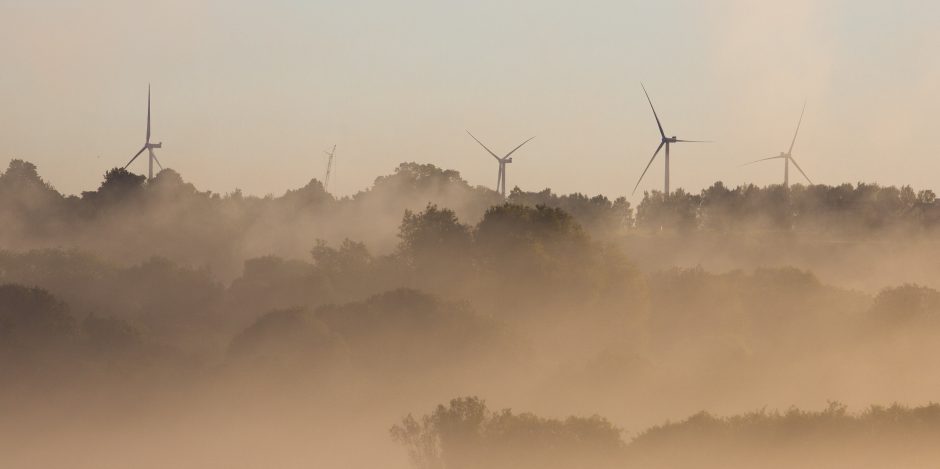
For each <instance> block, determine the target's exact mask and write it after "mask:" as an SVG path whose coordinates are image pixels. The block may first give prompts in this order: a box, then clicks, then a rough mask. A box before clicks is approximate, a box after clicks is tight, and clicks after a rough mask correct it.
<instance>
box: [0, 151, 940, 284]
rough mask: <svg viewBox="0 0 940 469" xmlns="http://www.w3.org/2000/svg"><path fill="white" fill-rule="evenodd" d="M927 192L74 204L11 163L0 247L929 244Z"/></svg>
mask: <svg viewBox="0 0 940 469" xmlns="http://www.w3.org/2000/svg"><path fill="white" fill-rule="evenodd" d="M935 199H936V197H935V195H934V193H933V192H932V191H930V190H922V191H919V192H916V191H914V190H913V189H912V188H911V187H908V186H905V187H901V188H896V187H893V186H889V187H882V186H879V185H876V184H863V183H859V184H857V185H850V184H842V185H839V186H825V185H813V186H802V185H795V186H792V187H790V188H789V189H786V188H784V187H782V186H767V187H763V188H762V187H757V186H754V185H745V186H739V187H736V188H733V189H732V188H728V187H726V186H724V185H723V184H722V183H720V182H719V183H715V184H714V185H713V186H712V187H709V188H707V189H705V190H703V191H701V193H699V194H690V193H687V192H685V191H683V190H681V189H680V190H677V191H675V192H673V193H671V194H669V195H668V196H666V195H664V194H662V193H661V192H657V191H653V192H650V193H647V194H645V196H644V198H643V200H642V202H641V203H640V204H639V206H637V207H636V208H635V209H634V207H632V206H631V205H630V203H629V202H628V201H626V199H625V198H623V197H620V198H617V199H615V200H610V199H608V198H607V197H605V196H603V195H596V196H586V195H583V194H578V193H576V194H569V195H558V194H555V193H553V192H552V191H551V190H550V189H546V190H543V191H541V192H525V191H522V190H520V189H519V188H515V189H513V190H512V192H511V194H510V195H509V197H508V198H507V199H505V200H504V199H502V198H501V197H500V196H499V195H498V194H497V193H496V192H494V191H492V190H490V189H487V188H484V187H479V186H478V187H472V186H471V185H470V184H468V183H467V182H466V181H465V180H464V179H462V178H461V177H460V174H459V173H458V172H456V171H452V170H444V169H441V168H437V167H435V166H433V165H430V164H417V163H402V164H401V165H400V166H399V167H398V168H396V169H395V172H394V173H393V174H390V175H387V176H381V177H378V178H376V180H375V182H374V183H373V185H372V187H370V188H368V189H366V190H363V191H360V192H358V193H356V194H354V195H352V196H349V197H342V198H336V197H334V196H333V195H331V194H329V193H327V192H326V191H325V190H324V189H323V186H322V184H320V182H319V181H316V180H311V182H310V183H309V184H307V185H306V186H304V187H302V188H299V189H295V190H289V191H287V192H285V193H284V194H283V195H280V196H272V195H269V196H265V197H255V196H247V195H243V194H242V193H241V191H239V190H236V191H234V192H232V193H229V194H224V195H222V194H216V193H212V192H203V191H199V190H198V189H197V188H195V187H194V186H193V185H192V184H189V183H187V182H185V181H184V180H183V179H182V177H181V176H180V175H179V174H178V173H176V172H174V171H173V170H165V171H161V172H160V173H159V174H158V175H157V176H156V177H155V178H154V180H153V181H149V182H148V181H146V180H145V178H144V177H143V176H139V175H135V174H132V173H129V172H127V171H125V170H123V169H118V168H116V169H113V170H110V171H108V172H107V173H106V174H105V177H104V180H103V181H102V183H101V185H100V187H98V188H97V189H96V190H93V191H86V192H83V193H82V194H81V195H79V196H66V195H63V194H60V193H59V192H58V191H56V190H55V189H54V188H53V187H51V186H50V185H49V184H48V183H47V182H45V181H44V180H43V179H42V178H41V177H40V175H39V173H38V170H37V168H36V167H35V166H34V165H33V164H31V163H28V162H25V161H22V160H12V161H11V162H10V164H9V166H8V168H7V169H6V171H4V172H3V173H2V174H0V222H2V223H3V226H4V228H5V229H4V230H3V231H2V232H0V242H2V243H3V246H6V247H8V248H15V249H29V248H38V247H48V246H68V247H76V248H80V249H83V250H89V251H94V252H96V253H98V254H99V255H102V256H105V257H106V258H108V259H109V260H118V261H120V260H130V261H141V260H144V259H146V258H147V257H149V256H150V255H160V256H163V257H167V258H170V259H174V260H177V261H181V262H182V261H185V262H186V263H188V264H191V265H209V266H211V267H212V268H213V269H216V270H217V271H219V272H223V273H225V274H232V273H235V272H237V270H238V269H239V268H240V266H241V262H242V261H243V260H244V259H247V258H250V257H257V256H260V255H265V254H275V255H280V256H285V257H293V258H297V257H302V256H304V255H305V253H306V252H307V251H308V250H309V246H310V240H311V239H316V238H322V239H325V240H327V241H329V242H331V243H334V244H338V243H340V242H342V240H343V239H345V238H349V239H354V240H357V241H362V242H365V243H367V244H368V245H369V246H370V247H372V248H373V249H375V250H377V251H379V252H387V251H389V250H392V249H393V248H394V247H395V244H396V240H395V235H396V233H397V227H398V224H399V222H400V220H401V215H402V213H403V212H404V211H405V210H411V211H418V210H421V209H423V208H424V207H425V206H426V205H428V204H435V205H437V206H439V207H446V208H448V209H450V210H453V211H454V213H455V214H456V215H457V216H458V217H459V218H460V219H461V220H465V221H466V222H469V223H471V224H475V223H477V222H478V221H480V220H481V219H482V217H483V215H484V213H485V212H486V210H487V209H488V208H489V207H492V206H495V205H500V204H503V203H507V202H508V203H510V204H512V205H521V206H525V207H532V208H534V207H536V206H545V207H548V208H558V209H561V210H563V211H565V212H566V213H567V214H569V215H570V216H571V217H572V218H573V219H574V220H575V221H576V222H578V224H579V225H581V226H582V227H583V228H584V229H585V230H586V231H587V232H588V233H590V234H591V235H592V236H593V237H594V238H596V239H616V238H617V237H621V236H622V235H625V234H630V233H646V234H649V233H658V232H663V231H669V232H681V233H691V232H696V231H701V232H708V233H712V232H718V233H727V232H756V233H762V232H768V231H770V232H799V233H808V234H821V235H826V236H830V237H832V236H835V237H848V238H854V237H867V236H873V235H878V234H884V233H889V234H896V233H898V232H902V233H930V232H932V231H933V230H934V229H935V228H936V227H937V223H938V221H940V208H938V204H937V203H936V200H935Z"/></svg>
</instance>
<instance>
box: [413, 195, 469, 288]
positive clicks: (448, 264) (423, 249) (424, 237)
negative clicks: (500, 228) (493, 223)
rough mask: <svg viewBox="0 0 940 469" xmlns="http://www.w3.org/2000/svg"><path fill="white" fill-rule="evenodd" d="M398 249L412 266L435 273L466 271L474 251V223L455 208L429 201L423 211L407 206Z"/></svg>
mask: <svg viewBox="0 0 940 469" xmlns="http://www.w3.org/2000/svg"><path fill="white" fill-rule="evenodd" d="M398 238H399V239H400V240H401V241H400V243H399V245H398V251H399V253H400V254H401V255H402V256H403V258H404V259H406V260H407V261H408V262H409V263H410V264H411V265H412V266H414V267H415V268H416V269H418V270H420V271H424V272H427V273H434V274H446V273H447V272H453V271H455V270H456V271H462V270H463V269H462V267H466V262H467V258H466V255H467V254H468V253H469V251H470V245H471V237H470V227H469V226H467V225H464V224H462V223H460V221H459V220H457V215H456V214H455V213H454V211H453V210H449V209H446V208H444V209H440V208H438V207H437V205H433V204H428V206H427V208H425V209H424V211H422V212H420V213H414V212H412V211H411V210H405V215H404V217H403V218H402V221H401V225H400V226H399V228H398Z"/></svg>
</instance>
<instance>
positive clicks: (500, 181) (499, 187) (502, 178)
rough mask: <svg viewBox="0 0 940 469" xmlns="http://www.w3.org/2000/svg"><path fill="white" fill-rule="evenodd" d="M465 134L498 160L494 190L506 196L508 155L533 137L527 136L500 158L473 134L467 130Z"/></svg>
mask: <svg viewBox="0 0 940 469" xmlns="http://www.w3.org/2000/svg"><path fill="white" fill-rule="evenodd" d="M467 134H468V135H470V137H471V138H473V139H474V140H476V141H477V143H479V144H480V146H481V147H483V149H484V150H486V151H487V152H488V153H489V154H491V155H493V158H496V161H498V162H499V176H498V177H497V178H496V191H497V192H499V193H500V194H502V196H503V197H506V165H507V164H509V163H512V158H510V156H511V155H512V154H513V153H515V152H516V150H518V149H520V148H522V146H523V145H525V144H526V143H529V140H532V139H533V138H535V137H531V138H529V140H526V141H524V142H522V143H520V144H519V146H517V147H516V148H513V149H512V151H511V152H509V153H506V156H504V157H502V158H500V157H498V156H496V153H493V151H492V150H490V149H489V148H486V145H484V144H483V142H481V141H480V140H478V139H477V138H476V137H474V136H473V134H471V133H470V131H469V130H468V131H467Z"/></svg>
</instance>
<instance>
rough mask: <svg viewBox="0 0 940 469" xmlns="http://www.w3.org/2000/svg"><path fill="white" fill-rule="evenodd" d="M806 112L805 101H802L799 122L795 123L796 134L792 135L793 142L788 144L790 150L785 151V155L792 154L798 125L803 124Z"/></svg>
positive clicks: (798, 131) (798, 129) (798, 128)
mask: <svg viewBox="0 0 940 469" xmlns="http://www.w3.org/2000/svg"><path fill="white" fill-rule="evenodd" d="M805 112H806V101H803V110H802V111H800V120H799V121H797V123H796V132H794V133H793V141H792V142H790V149H789V150H787V154H788V155H791V154H793V145H796V136H797V135H799V134H800V125H802V124H803V114H804V113H805Z"/></svg>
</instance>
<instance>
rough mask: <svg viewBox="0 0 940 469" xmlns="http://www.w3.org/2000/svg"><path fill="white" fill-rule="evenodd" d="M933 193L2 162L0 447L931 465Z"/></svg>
mask: <svg viewBox="0 0 940 469" xmlns="http://www.w3.org/2000/svg"><path fill="white" fill-rule="evenodd" d="M938 217H940V209H938V206H937V203H936V200H935V196H934V194H933V193H932V192H931V191H929V190H914V189H912V188H910V187H902V188H895V187H880V186H876V185H870V184H856V185H848V184H846V185H839V186H823V185H813V186H800V185H794V186H792V187H791V188H790V190H789V191H787V190H784V189H783V188H782V187H781V186H769V187H763V188H761V187H756V186H741V187H737V188H727V187H725V186H724V185H722V184H721V183H716V184H715V185H713V186H712V187H710V188H708V189H705V190H704V191H702V192H701V193H699V194H689V193H686V192H684V191H682V190H676V191H674V192H673V193H671V194H670V195H668V196H663V194H662V193H659V192H655V191H654V192H651V193H648V194H646V195H645V196H644V198H643V200H642V202H640V204H639V205H638V206H637V207H635V208H634V207H633V206H631V204H630V203H629V202H628V201H627V200H626V199H624V198H619V197H618V198H613V200H612V199H611V198H608V197H607V196H603V195H594V196H588V195H583V194H567V195H560V194H555V193H554V192H552V191H551V190H550V189H545V190H543V191H539V192H526V191H523V190H521V189H519V188H514V189H513V190H512V191H511V192H510V194H509V195H508V197H506V198H505V199H504V198H502V197H500V196H499V195H498V194H496V193H495V192H494V191H492V190H490V189H487V188H483V187H473V186H471V185H470V184H469V183H467V182H466V181H465V180H463V179H462V178H461V177H460V175H459V173H457V172H456V171H452V170H445V169H441V168H437V167H435V166H433V165H428V164H417V163H403V164H401V165H400V166H399V167H398V168H396V169H395V171H394V172H393V173H392V174H390V175H386V176H381V177H378V178H376V180H375V183H374V184H373V185H372V186H371V187H369V188H367V189H364V190H362V191H361V192H358V193H356V194H354V195H352V196H349V197H341V198H337V197H334V196H333V195H331V194H329V193H328V192H326V191H325V190H324V189H323V186H322V184H321V183H320V182H319V181H316V180H312V181H311V182H310V183H309V184H307V185H306V186H304V187H302V188H298V189H292V190H287V191H286V192H285V193H284V194H282V195H279V196H269V197H255V196H250V195H245V194H242V193H241V192H240V191H234V192H232V193H230V194H224V195H223V194H215V193H211V192H204V191H200V190H199V189H198V188H197V187H195V186H193V185H192V184H190V183H188V182H186V181H185V180H184V179H183V177H182V176H181V175H180V174H178V173H176V172H174V171H172V170H169V169H167V170H163V171H161V172H160V173H159V174H158V175H156V177H155V178H154V179H153V180H151V181H147V180H146V179H145V178H143V177H142V176H138V175H135V174H133V173H130V172H127V171H125V170H122V169H113V170H110V171H108V172H107V173H106V174H105V175H104V179H103V181H102V183H101V185H100V186H99V187H98V188H97V189H95V190H91V191H87V192H83V193H82V194H81V195H77V196H76V195H64V194H60V193H59V192H57V191H56V190H55V189H54V188H53V187H52V186H51V185H50V184H49V183H48V182H46V181H44V180H43V179H42V177H41V176H40V172H39V171H38V170H37V168H36V167H35V166H34V165H32V164H30V163H28V162H25V161H21V160H12V161H11V162H10V164H9V166H8V168H7V169H6V170H5V171H4V172H3V173H2V174H0V227H2V229H0V375H2V376H5V377H6V378H7V380H6V381H5V383H9V385H6V386H3V387H2V389H0V412H3V413H4V415H9V416H12V417H11V418H9V419H4V421H3V422H0V435H2V436H4V438H2V439H0V455H2V456H0V462H6V463H8V464H2V465H4V466H9V467H62V466H70V467H100V466H101V465H102V464H103V463H102V462H103V461H104V462H105V463H107V464H110V465H117V466H136V467H141V466H142V465H143V466H152V467H166V466H177V465H178V464H174V463H176V462H178V460H176V459H174V457H173V455H174V454H185V455H186V456H187V462H188V463H189V465H191V466H192V467H206V466H216V467H217V466H220V465H221V466H239V465H241V466H246V467H258V466H265V465H266V466H271V465H274V466H280V467H309V465H311V464H314V465H323V466H331V465H332V466H345V467H350V466H353V467H372V466H374V465H375V464H376V462H377V461H378V460H379V459H378V458H377V457H376V456H375V455H376V454H378V455H381V461H383V463H384V462H387V465H388V466H390V467H402V468H404V467H419V468H432V467H433V468H460V467H481V466H486V467H494V468H498V467H559V468H560V467H681V466H683V465H686V466H688V467H692V466H691V465H694V464H698V463H701V465H704V466H706V467H719V466H721V467H728V466H727V465H724V466H722V464H723V463H727V464H731V465H732V467H733V466H734V465H742V466H743V465H752V466H753V465H755V464H757V465H763V463H765V462H766V461H761V460H759V459H757V456H756V455H757V454H758V453H760V452H761V451H777V452H779V454H781V455H782V456H781V457H780V459H779V460H780V461H785V462H789V463H791V464H796V465H805V464H803V463H806V462H807V461H809V462H812V458H809V457H802V459H801V456H800V454H804V455H807V454H808V455H813V456H814V457H816V456H818V457H819V458H820V459H819V461H824V462H826V463H827V464H828V463H833V461H834V459H832V458H836V457H837V456H836V455H837V454H839V451H840V448H841V449H845V448H848V449H849V450H850V451H851V452H852V454H857V455H858V457H853V458H846V459H844V460H842V461H840V462H842V463H858V462H859V461H863V459H864V457H871V458H874V459H872V460H876V461H878V460H885V461H888V460H889V459H890V458H888V456H890V457H894V458H900V457H901V456H899V455H900V454H901V452H900V450H898V448H901V447H902V446H903V445H904V444H908V445H913V447H915V449H916V451H911V452H910V453H909V455H910V454H917V455H920V456H923V457H924V458H925V459H923V460H924V461H932V462H935V461H937V460H940V459H937V458H936V457H935V456H936V455H934V454H933V453H930V451H929V450H928V446H927V443H926V442H927V441H928V440H929V438H932V437H934V436H935V435H934V433H935V432H936V429H937V428H936V423H937V422H936V420H937V419H936V416H937V413H936V405H933V404H929V402H932V400H935V395H934V394H932V390H933V389H936V386H937V385H940V379H938V378H936V374H935V373H929V372H928V371H929V370H931V369H932V366H933V359H932V357H934V356H936V353H937V352H938V351H940V350H938V346H937V344H936V340H935V337H936V334H937V333H938V332H940V329H938V328H940V321H938V319H937V318H938V317H940V316H938V314H940V292H938V288H940V283H938V282H937V281H936V279H937V278H940V277H938V276H937V274H940V263H937V262H936V261H937V260H938V259H940V250H938V246H936V243H935V241H934V239H935V235H936V234H937V229H938V226H937V223H938V220H940V218H938ZM925 370H928V371H925ZM807 383H811V385H810V384H807ZM459 396H480V397H459ZM483 398H485V399H487V401H484V400H483ZM830 400H831V401H835V400H838V401H840V402H846V405H848V406H849V407H848V408H851V409H857V410H858V412H855V413H853V412H850V411H848V410H846V409H847V408H846V407H845V406H844V405H842V404H832V405H829V406H828V407H826V405H827V404H826V403H827V402H828V401H830ZM441 402H444V403H448V404H442V405H440V406H438V407H436V408H432V407H431V406H432V405H434V404H435V403H441ZM489 402H491V403H493V404H488V403H489ZM894 402H900V403H902V404H898V405H895V406H890V407H877V405H879V404H884V405H890V404H891V403H894ZM873 404H874V405H876V406H875V407H872V405H873ZM791 406H797V407H792V408H791ZM909 406H913V407H909ZM918 406H919V407H918ZM504 407H505V408H512V409H527V410H531V412H528V411H527V412H518V411H512V410H498V409H502V408H504ZM765 407H766V409H770V410H766V409H765V410H763V411H760V410H759V411H756V412H755V411H754V409H763V408H765ZM429 408H431V409H432V410H431V411H430V412H429V413H428V414H426V415H423V416H420V417H417V416H407V415H408V413H409V412H419V414H418V415H421V414H420V412H421V411H422V410H426V409H429ZM797 408H802V409H819V408H822V409H823V410H821V411H802V410H796V409H797ZM772 409H782V410H780V411H779V412H778V411H776V410H772ZM865 409H867V410H865ZM703 412H707V413H703ZM716 415H727V416H730V417H717V416H716ZM403 416H407V417H403ZM396 422H397V424H396ZM664 422H667V423H664ZM389 427H392V432H391V438H390V437H389V433H388V429H389ZM142 441H145V442H147V443H146V444H144V443H141V442H142ZM102 442H104V443H102ZM194 442H198V444H195V443H194ZM814 442H820V444H819V445H817V444H816V443H814ZM826 443H831V445H832V447H831V448H826V447H825V444H826ZM102 445H103V447H104V448H106V449H107V451H104V452H105V453H107V454H106V455H105V456H102V452H99V451H91V450H85V449H81V448H100V447H102ZM37 447H41V448H50V449H55V450H56V451H53V450H49V451H42V452H37V451H36V448H37ZM155 447H160V448H163V449H161V450H160V451H156V450H154V449H153V448H155ZM706 447H712V448H719V449H720V451H722V452H724V453H726V454H727V458H724V459H715V460H714V461H707V462H702V461H701V460H699V459H696V457H695V455H696V454H699V453H698V451H700V450H701V449H702V448H706ZM75 448H79V449H75ZM363 448H368V449H369V451H364V450H363ZM223 449H224V450H223ZM847 451H848V450H847ZM39 453H41V454H39ZM37 454H39V455H37ZM220 455H222V456H220ZM886 455H888V456H886ZM882 457H883V458H888V459H878V458H882ZM901 460H903V461H906V462H910V461H912V456H911V457H908V458H907V459H901ZM142 461H143V462H142ZM388 461H390V462H388ZM107 464H105V465H107ZM833 464H834V463H833ZM833 464H830V466H826V467H832V465H833ZM701 465H700V466H696V467H701ZM822 466H823V465H822V463H820V467H822ZM844 467H852V466H851V465H845V466H844Z"/></svg>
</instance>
